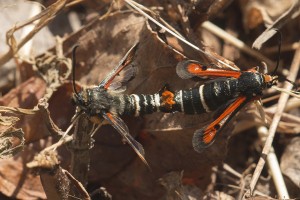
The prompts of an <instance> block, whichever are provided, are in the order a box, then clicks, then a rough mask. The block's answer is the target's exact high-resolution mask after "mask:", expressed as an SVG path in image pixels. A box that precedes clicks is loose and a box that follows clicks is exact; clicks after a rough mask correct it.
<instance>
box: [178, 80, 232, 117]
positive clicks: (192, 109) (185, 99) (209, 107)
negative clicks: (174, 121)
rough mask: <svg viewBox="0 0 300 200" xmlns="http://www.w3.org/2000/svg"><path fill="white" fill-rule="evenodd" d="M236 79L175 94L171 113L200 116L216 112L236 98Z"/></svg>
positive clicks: (207, 84) (211, 83)
mask: <svg viewBox="0 0 300 200" xmlns="http://www.w3.org/2000/svg"><path fill="white" fill-rule="evenodd" d="M237 95H238V94H237V79H225V80H221V81H216V82H210V83H206V84H204V85H201V86H199V87H196V88H191V89H188V90H179V91H177V92H175V97H174V100H175V104H174V106H173V109H172V111H179V112H184V113H185V114H201V113H207V112H211V111H214V110H216V109H217V108H219V107H220V106H221V105H223V104H225V103H226V102H228V100H231V99H233V98H235V97H236V96H237Z"/></svg>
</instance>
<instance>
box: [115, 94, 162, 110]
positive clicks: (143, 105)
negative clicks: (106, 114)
mask: <svg viewBox="0 0 300 200" xmlns="http://www.w3.org/2000/svg"><path fill="white" fill-rule="evenodd" d="M111 109H112V110H113V111H115V112H116V113H118V114H119V115H134V116H140V115H144V114H151V113H153V112H157V111H160V96H159V94H158V93H156V94H153V95H152V94H131V95H119V96H117V97H115V99H114V105H113V106H112V108H111Z"/></svg>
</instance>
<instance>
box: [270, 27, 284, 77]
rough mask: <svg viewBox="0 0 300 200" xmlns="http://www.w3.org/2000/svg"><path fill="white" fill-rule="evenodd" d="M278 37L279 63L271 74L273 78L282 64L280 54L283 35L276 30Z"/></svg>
mask: <svg viewBox="0 0 300 200" xmlns="http://www.w3.org/2000/svg"><path fill="white" fill-rule="evenodd" d="M275 30H276V32H277V35H278V56H277V62H276V67H275V69H274V71H273V73H272V74H271V76H274V75H275V73H276V71H277V70H278V67H279V62H280V54H281V44H282V34H281V32H280V31H279V30H278V29H275Z"/></svg>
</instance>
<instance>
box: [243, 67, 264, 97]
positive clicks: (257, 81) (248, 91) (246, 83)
mask: <svg viewBox="0 0 300 200" xmlns="http://www.w3.org/2000/svg"><path fill="white" fill-rule="evenodd" d="M238 82H239V84H238V85H239V86H238V90H239V92H240V93H241V94H243V95H245V96H247V97H252V96H260V95H262V90H263V89H264V88H266V87H267V84H266V82H265V78H264V75H263V74H261V73H258V72H257V73H253V72H243V73H242V74H241V76H240V77H239V78H238Z"/></svg>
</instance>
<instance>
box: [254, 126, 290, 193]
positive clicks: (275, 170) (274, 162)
mask: <svg viewBox="0 0 300 200" xmlns="http://www.w3.org/2000/svg"><path fill="white" fill-rule="evenodd" d="M258 133H259V136H260V138H261V140H262V141H265V139H266V138H267V136H268V129H267V127H265V126H261V127H259V128H258ZM267 164H268V168H269V170H270V172H271V176H272V179H273V182H274V185H275V188H276V191H277V193H278V196H279V197H280V198H284V199H289V193H288V191H287V188H286V185H285V182H284V179H283V176H282V173H281V170H280V166H279V162H278V159H277V156H276V154H275V151H274V148H273V146H271V148H270V153H269V154H268V156H267Z"/></svg>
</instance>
